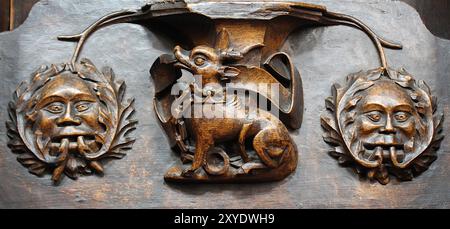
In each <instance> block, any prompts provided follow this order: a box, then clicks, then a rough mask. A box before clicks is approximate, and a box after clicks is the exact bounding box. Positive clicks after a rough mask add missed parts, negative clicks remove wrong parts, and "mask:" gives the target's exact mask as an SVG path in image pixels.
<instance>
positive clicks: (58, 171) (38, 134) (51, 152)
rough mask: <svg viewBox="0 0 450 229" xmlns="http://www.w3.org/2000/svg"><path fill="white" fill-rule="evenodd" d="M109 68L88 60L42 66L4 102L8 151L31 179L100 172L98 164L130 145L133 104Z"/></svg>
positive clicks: (120, 154)
mask: <svg viewBox="0 0 450 229" xmlns="http://www.w3.org/2000/svg"><path fill="white" fill-rule="evenodd" d="M124 93H125V83H124V82H122V81H117V80H116V79H115V78H114V73H113V71H112V70H111V69H110V68H104V69H103V71H99V70H98V69H97V68H96V67H95V66H94V64H92V62H91V61H89V60H88V59H83V60H81V61H80V62H79V63H77V64H72V63H67V64H60V65H51V66H50V67H48V66H42V67H40V68H39V69H38V70H37V71H36V72H34V73H33V74H32V75H31V79H30V81H29V82H23V83H22V84H20V85H19V87H18V88H17V90H16V91H15V93H14V95H13V101H11V102H10V103H9V116H10V119H11V120H10V121H8V122H7V128H8V137H9V138H10V141H9V143H8V146H9V148H11V150H12V151H13V152H14V153H16V154H18V157H17V160H18V161H19V162H20V163H21V164H22V165H23V166H25V167H27V168H28V170H29V172H30V173H32V174H35V175H37V176H42V175H44V174H45V173H47V172H49V173H52V178H51V179H52V180H53V182H54V183H55V184H58V183H59V182H60V180H61V178H62V177H63V175H64V174H65V175H67V176H68V177H70V178H72V179H76V178H77V177H78V176H79V175H88V174H93V173H96V174H99V175H102V174H103V172H104V169H103V163H102V160H104V159H107V158H110V159H111V158H122V157H123V156H125V152H124V150H127V149H129V148H130V147H131V145H132V143H133V142H134V140H133V139H131V138H129V137H128V134H129V133H130V131H132V130H133V129H134V128H135V125H136V121H134V120H131V116H132V114H133V112H134V109H133V102H134V101H133V100H129V101H124Z"/></svg>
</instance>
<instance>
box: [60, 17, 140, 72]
mask: <svg viewBox="0 0 450 229" xmlns="http://www.w3.org/2000/svg"><path fill="white" fill-rule="evenodd" d="M136 13H137V12H136V11H131V10H121V11H117V12H113V13H110V14H108V15H105V16H103V17H102V18H100V19H99V20H97V21H96V22H94V23H93V24H92V25H90V26H89V27H87V28H86V29H85V30H84V31H83V32H82V33H80V34H75V35H69V36H58V40H61V41H77V42H78V43H77V47H76V48H75V51H74V53H73V56H72V59H71V61H70V62H71V64H72V66H75V63H76V61H77V59H78V55H79V53H80V51H81V48H82V47H83V44H84V42H85V41H86V39H87V38H88V37H89V35H91V34H92V33H93V32H95V31H96V30H97V29H99V28H101V27H102V26H103V25H104V24H105V22H111V21H115V20H116V19H120V18H122V16H126V15H130V14H136Z"/></svg>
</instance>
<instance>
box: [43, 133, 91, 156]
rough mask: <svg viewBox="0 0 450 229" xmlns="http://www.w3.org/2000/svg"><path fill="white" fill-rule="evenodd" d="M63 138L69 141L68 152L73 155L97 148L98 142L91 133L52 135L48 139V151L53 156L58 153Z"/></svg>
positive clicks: (89, 151)
mask: <svg viewBox="0 0 450 229" xmlns="http://www.w3.org/2000/svg"><path fill="white" fill-rule="evenodd" d="M63 140H68V141H69V147H68V148H69V152H70V153H72V154H75V155H82V154H85V153H92V152H96V151H97V150H98V149H99V143H98V142H97V141H96V137H95V135H93V134H85V135H59V136H56V137H53V138H52V139H51V141H50V144H49V148H50V153H51V155H53V156H56V155H57V154H59V149H60V146H61V143H62V141H63Z"/></svg>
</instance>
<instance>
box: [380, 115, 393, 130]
mask: <svg viewBox="0 0 450 229" xmlns="http://www.w3.org/2000/svg"><path fill="white" fill-rule="evenodd" d="M380 133H382V134H395V133H396V129H395V127H394V126H393V125H392V119H391V117H389V116H388V117H387V119H386V124H385V125H384V127H382V128H381V129H380Z"/></svg>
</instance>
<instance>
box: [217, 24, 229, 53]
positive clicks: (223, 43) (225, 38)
mask: <svg viewBox="0 0 450 229" xmlns="http://www.w3.org/2000/svg"><path fill="white" fill-rule="evenodd" d="M229 47H230V34H229V33H228V31H227V30H226V29H225V28H222V30H220V32H219V33H218V34H217V37H216V45H215V47H214V48H215V49H218V50H227V49H228V48H229Z"/></svg>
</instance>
